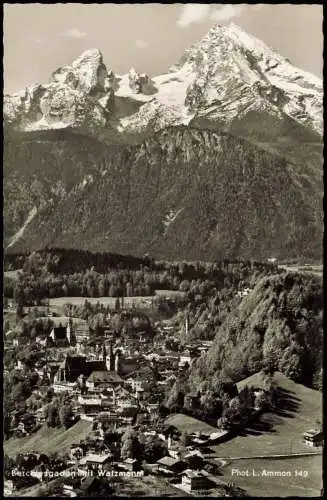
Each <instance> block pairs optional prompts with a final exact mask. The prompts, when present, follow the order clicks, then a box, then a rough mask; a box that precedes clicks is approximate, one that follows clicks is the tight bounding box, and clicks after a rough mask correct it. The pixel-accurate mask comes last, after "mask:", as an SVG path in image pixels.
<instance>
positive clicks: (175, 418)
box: [165, 413, 217, 434]
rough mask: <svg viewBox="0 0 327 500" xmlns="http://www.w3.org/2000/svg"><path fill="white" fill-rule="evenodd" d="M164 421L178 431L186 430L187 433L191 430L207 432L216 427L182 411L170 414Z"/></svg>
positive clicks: (214, 430) (212, 430) (215, 429)
mask: <svg viewBox="0 0 327 500" xmlns="http://www.w3.org/2000/svg"><path fill="white" fill-rule="evenodd" d="M165 423H166V425H173V426H174V427H176V428H177V429H178V430H179V431H180V432H187V433H188V434H191V433H192V432H203V433H207V434H211V433H212V432H217V428H216V427H213V426H211V425H209V424H206V423H205V422H201V420H197V419H196V418H193V417H189V416H188V415H183V413H176V414H174V415H171V416H170V417H168V418H167V420H166V422H165Z"/></svg>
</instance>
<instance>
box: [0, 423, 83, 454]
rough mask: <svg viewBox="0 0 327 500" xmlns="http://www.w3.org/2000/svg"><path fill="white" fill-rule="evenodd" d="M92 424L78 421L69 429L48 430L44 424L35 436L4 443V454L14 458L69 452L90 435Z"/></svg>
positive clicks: (13, 439) (11, 439) (12, 439)
mask: <svg viewBox="0 0 327 500" xmlns="http://www.w3.org/2000/svg"><path fill="white" fill-rule="evenodd" d="M91 428H92V422H87V421H85V420H80V421H78V422H77V423H76V424H75V425H73V426H72V427H71V428H70V429H67V430H65V431H63V429H61V428H49V427H47V425H46V424H44V425H43V426H42V427H41V428H40V429H39V430H38V431H37V432H36V433H35V434H31V435H30V436H27V437H24V438H10V439H9V440H7V441H4V445H3V449H4V453H5V454H7V455H9V456H12V457H16V455H17V454H18V453H23V452H27V451H36V452H39V453H41V452H43V453H48V454H51V453H56V452H60V453H62V452H65V451H69V449H70V445H71V444H74V443H78V442H79V441H80V440H81V439H85V437H86V436H87V435H88V434H89V433H90V431H91Z"/></svg>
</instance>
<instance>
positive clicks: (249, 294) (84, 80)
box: [3, 4, 324, 498]
mask: <svg viewBox="0 0 327 500" xmlns="http://www.w3.org/2000/svg"><path fill="white" fill-rule="evenodd" d="M155 5H156V6H155ZM33 7H34V6H32V7H29V8H33ZM40 7H41V6H40V5H39V6H35V8H36V10H37V9H40ZM51 7H52V6H50V5H48V6H47V12H50V11H51ZM55 7H56V8H58V9H59V10H60V9H66V8H67V9H68V11H69V9H71V8H74V9H76V12H77V11H78V10H79V9H80V8H81V7H82V5H78V4H76V5H75V4H67V5H66V4H57V5H56V6H55ZM87 7H88V10H87V12H86V11H85V13H86V15H85V16H84V18H83V19H84V21H85V26H86V25H87V24H88V22H87V21H88V19H89V18H90V19H91V18H92V12H94V10H93V9H95V10H96V9H99V12H100V10H101V9H106V8H110V4H106V5H104V4H103V5H100V4H99V5H93V6H92V5H89V6H87ZM134 7H135V6H132V5H127V4H126V5H125V6H124V5H111V8H114V9H113V10H112V16H113V18H114V16H115V15H118V14H117V13H119V12H124V9H127V10H126V12H128V10H129V9H132V8H134ZM163 7H165V9H166V12H167V13H168V11H169V9H171V8H178V9H180V12H181V13H184V14H185V13H186V17H183V16H182V17H181V18H180V19H179V20H178V21H177V23H176V26H177V28H176V29H177V30H178V33H179V35H178V36H179V37H180V39H181V40H182V39H183V40H184V38H183V36H184V37H185V40H184V41H186V40H188V36H189V33H190V32H191V31H192V29H193V27H191V28H190V25H192V24H195V25H197V27H198V28H199V31H198V35H197V41H196V42H195V43H194V40H193V42H192V44H190V46H189V48H186V49H185V47H184V48H183V51H182V52H181V57H178V53H179V49H178V43H179V38H178V40H177V38H175V39H172V40H173V43H174V45H176V47H175V46H171V51H170V52H169V51H168V52H167V53H166V46H165V45H163V44H161V45H160V43H161V42H160V40H159V38H158V39H157V34H159V32H160V29H161V28H162V27H161V24H160V23H157V24H155V31H156V36H155V40H154V39H153V40H152V44H153V46H150V44H148V43H147V42H146V41H145V40H142V39H136V41H135V40H134V41H132V42H130V40H129V38H128V36H129V35H130V36H133V37H134V36H135V37H136V36H137V37H139V36H141V34H142V30H141V33H140V34H136V31H137V30H139V28H140V26H142V23H143V22H145V24H148V27H147V28H148V31H149V33H148V34H149V35H150V32H151V29H152V28H151V26H150V23H148V21H147V18H146V17H142V22H141V21H140V20H141V18H137V16H136V17H135V19H134V18H133V19H132V20H131V21H132V26H129V29H126V26H127V25H128V23H127V22H126V21H127V20H128V19H129V18H128V16H127V17H124V16H123V17H122V18H121V20H120V21H119V22H118V21H117V23H116V25H115V26H113V24H112V23H113V21H112V18H111V17H110V16H109V17H108V18H105V17H103V19H101V22H99V20H98V22H97V27H98V25H99V32H100V31H101V26H100V25H101V23H102V21H103V23H104V24H103V25H104V26H105V30H106V34H105V37H104V38H103V40H107V39H109V38H110V36H111V35H112V33H116V31H115V30H118V31H117V33H118V32H119V34H120V35H121V37H119V36H120V35H119V36H118V35H117V37H116V38H117V40H115V43H114V44H112V43H111V44H109V45H108V46H107V45H105V47H104V50H105V51H106V52H105V53H102V52H101V50H100V49H98V48H90V46H91V47H92V45H90V44H89V42H90V40H91V38H90V39H88V37H89V36H90V34H89V31H90V33H91V31H92V30H90V29H89V28H90V27H91V26H90V25H89V28H88V29H86V27H85V30H84V28H83V30H82V29H78V28H77V27H76V28H71V29H70V30H68V31H67V32H66V33H64V32H63V33H61V34H57V35H56V36H57V37H58V38H57V39H55V38H53V40H54V43H53V44H52V43H51V44H49V45H48V46H47V45H46V41H45V39H46V38H44V40H41V38H38V37H35V36H34V35H33V37H31V36H29V37H27V38H26V39H25V38H24V37H22V43H23V44H24V47H25V44H26V54H27V51H30V52H28V57H30V58H31V57H32V58H33V64H29V67H28V68H27V69H28V75H29V76H28V78H29V77H30V76H31V77H32V80H31V81H33V79H34V77H35V81H36V80H37V79H38V78H39V79H40V78H41V75H42V79H43V80H41V81H39V82H38V83H35V84H34V85H27V86H25V87H24V88H23V89H22V90H21V91H18V92H14V93H11V94H9V93H6V94H5V95H4V116H3V126H4V155H3V165H4V166H3V171H4V182H3V202H4V206H3V223H4V224H3V225H4V241H3V247H4V261H3V264H4V272H3V281H4V286H3V330H4V342H3V345H4V352H3V354H4V356H3V358H4V361H3V413H4V419H3V424H4V446H3V449H4V457H3V458H4V492H5V496H37V497H51V496H59V497H64V498H66V497H67V498H71V497H95V496H97V497H105V498H110V497H111V496H114V497H119V496H126V497H130V496H131V497H146V496H150V497H158V498H159V497H160V498H161V497H162V496H171V497H185V496H186V497H192V496H205V497H212V498H217V497H225V496H228V497H247V496H250V497H251V496H254V497H255V496H258V498H265V497H268V496H269V497H271V496H275V497H279V496H280V497H289V496H299V497H301V496H303V497H312V496H320V495H322V494H323V485H322V473H323V467H322V455H323V446H324V436H323V425H322V413H323V411H322V400H323V398H322V393H323V358H324V357H323V349H324V329H323V311H324V297H323V295H324V294H323V265H322V256H323V224H324V218H323V215H324V214H323V197H324V189H323V154H322V152H323V85H322V80H321V79H320V78H318V77H317V76H315V75H313V74H311V73H308V72H307V71H304V70H302V69H300V68H298V67H297V66H295V65H294V64H292V63H291V62H290V60H289V59H288V58H287V57H285V56H284V55H282V54H279V53H278V52H277V51H276V50H275V49H273V48H271V47H270V46H268V45H267V44H266V43H264V42H263V41H261V40H259V39H258V38H256V37H255V36H253V35H251V34H250V33H246V32H245V31H244V30H243V29H242V28H240V27H238V26H236V25H235V24H234V23H233V22H231V23H229V24H227V23H226V20H227V19H230V18H233V17H237V16H241V14H242V13H243V12H244V15H249V19H250V17H251V16H252V15H253V16H255V15H258V16H259V17H260V16H261V12H263V11H265V9H266V8H268V7H269V6H264V4H262V5H261V4H260V5H258V6H256V9H254V7H253V10H251V9H252V6H250V5H248V6H246V5H245V4H244V5H236V4H235V5H234V4H233V5H229V6H228V5H226V6H222V5H221V6H219V7H217V6H216V5H213V4H212V5H211V4H210V5H205V4H201V5H195V4H194V5H193V4H183V5H177V4H175V6H168V5H166V6H164V5H161V4H154V6H152V5H150V4H144V5H141V4H140V5H138V7H137V8H138V9H145V10H147V12H149V9H152V8H156V9H158V8H163ZM289 7H291V6H289ZM293 7H294V9H296V8H297V6H293ZM302 7H305V6H302ZM306 7H308V8H310V6H306ZM18 8H23V6H20V7H19V6H18ZM274 8H277V6H275V7H274ZM278 8H281V6H279V7H278ZM261 9H262V11H261ZM59 10H58V12H59ZM68 11H67V12H68ZM130 12H131V11H130ZM135 12H136V11H135ZM170 12H172V11H170ZM272 12H273V11H271V14H270V15H272ZM129 15H130V14H129ZM196 15H198V16H200V17H199V18H198V17H196ZM219 16H223V17H222V19H223V23H222V24H213V25H211V27H210V28H208V30H207V33H206V34H204V35H203V33H202V34H201V35H199V34H200V33H201V30H200V21H201V19H202V21H203V22H204V19H205V18H206V20H207V22H208V25H209V24H212V23H210V20H211V21H215V23H216V21H218V20H219V19H218V18H219ZM72 18H73V19H74V22H75V16H72ZM24 19H25V18H24ZM55 19H56V18H55V16H54V17H53V28H54V27H55V26H57V25H60V26H61V24H63V23H61V22H60V23H59V22H56V21H55ZM63 19H65V22H66V20H67V22H68V20H69V16H66V15H65V16H64V17H63ZM162 19H164V15H163V12H162ZM292 19H293V18H292ZM17 20H19V16H18V17H17V18H15V23H16V22H17ZM57 21H58V19H57ZM202 21H201V22H202ZM33 22H34V19H33ZM69 22H70V21H69ZM292 22H293V21H292ZM15 23H14V24H15ZM32 24H33V23H32ZM51 24H52V21H51ZM243 24H244V23H243ZM245 24H246V23H245ZM46 25H47V23H46V22H45V23H44V26H46ZM76 26H77V24H76ZM256 26H258V27H259V26H261V25H260V23H259V24H258V23H257V25H256ZM273 26H279V24H278V23H277V24H272V26H271V30H272V31H271V33H272V32H273ZM292 26H293V25H292ZM42 27H43V23H42V22H40V23H39V26H38V30H39V31H40V33H41V28H42ZM23 28H24V26H22V27H21V28H20V29H18V28H17V29H16V30H15V38H14V39H15V40H16V39H17V37H16V33H21V31H24V30H23ZM113 28H114V29H113ZM150 28H151V29H150ZM47 29H48V31H49V33H47V37H48V36H49V37H50V36H54V34H53V33H52V26H51V29H50V26H48V27H47ZM194 29H195V28H194ZM278 29H279V28H278ZM134 30H135V33H134ZM145 31H146V30H145V29H144V33H143V34H142V36H143V35H144V36H145ZM157 32H158V33H157ZM167 33H168V31H167ZM171 33H173V32H170V31H169V36H170V34H171ZM182 33H183V36H182ZM194 33H195V32H194ZM267 33H268V31H267ZM279 35H280V33H279V32H278V36H279ZM293 35H294V36H295V35H296V30H295V31H294V33H293V32H291V31H290V33H289V34H288V36H289V37H290V38H292V37H293ZM115 36H116V35H115ZM171 36H173V34H172V35H171ZM192 36H193V35H192ZM276 36H277V35H276ZM40 37H41V35H40ZM175 37H176V34H175ZM93 38H94V40H97V37H93ZM264 38H265V40H266V37H264ZM268 38H269V37H268ZM48 39H49V40H50V38H48ZM190 39H191V38H190ZM28 40H29V42H28ZM37 40H38V41H37ZM55 40H57V42H56V43H55ZM184 41H183V42H181V43H182V45H183V44H184ZM43 42H44V43H43ZM169 42H170V40H169ZM177 42H178V43H177ZM12 43H13V42H11V44H12ZM28 43H30V44H31V46H29V45H28ZM156 43H157V45H156ZM92 44H93V40H92ZM294 44H295V42H294ZM166 45H167V44H166ZM12 46H14V45H10V47H12ZM32 46H33V47H34V49H33V50H32V48H31V47H32ZM27 47H29V48H27ZM41 47H47V50H48V51H49V54H48V53H47V54H46V56H45V54H43V56H42V57H44V56H45V57H46V59H44V60H43V59H42V57H41V56H40V50H41ZM63 47H64V50H63ZM73 47H76V50H78V51H79V52H78V51H77V52H76V50H75V48H73ZM108 47H109V49H108ZM299 47H300V44H299ZM299 47H295V45H294V47H293V49H294V51H295V52H299V51H300V48H299ZM50 49H51V50H50ZM295 49H296V50H295ZM54 50H55V51H58V52H57V56H58V57H57V56H56V57H53V59H52V56H53V51H54ZM108 50H109V51H108ZM133 50H134V52H133ZM33 51H34V52H33ZM120 51H121V52H120ZM151 51H152V52H151ZM302 52H303V51H302ZM50 53H51V54H52V56H51V54H50ZM118 53H119V54H120V53H121V54H122V55H121V57H120V58H121V62H119V64H117V59H116V66H115V65H114V63H113V62H112V61H113V60H115V57H116V55H117V54H118ZM37 54H39V57H41V58H40V59H38V57H37ZM124 54H125V55H124ZM128 54H129V55H128ZM141 54H143V56H142V57H143V59H142V57H141ZM150 54H152V57H153V59H151V58H150ZM176 54H177V55H176ZM108 55H109V56H110V57H111V58H112V60H110V57H109V59H108ZM159 55H160V57H159ZM302 55H303V54H302ZM59 56H60V57H59ZM132 56H133V58H134V57H135V58H136V60H137V61H138V62H139V64H138V65H137V66H135V67H134V66H133V67H131V69H130V70H129V71H127V72H126V67H125V66H124V64H126V63H125V62H124V61H125V59H126V60H129V58H130V57H132ZM166 56H167V60H166V59H165V57H166ZM28 57H27V56H26V60H28V61H30V59H28ZM160 58H163V59H162V61H163V60H165V61H166V62H167V61H168V60H169V61H170V62H169V64H170V66H169V67H167V68H166V69H165V70H164V71H163V72H162V67H161V66H160V65H161V64H162V61H161V59H160ZM105 59H108V60H105ZM146 59H147V60H148V61H151V65H150V66H151V67H153V68H158V67H159V66H160V67H161V70H160V71H159V72H155V71H154V69H153V71H152V72H151V73H149V74H147V73H146V72H141V66H142V64H141V62H142V61H143V64H144V62H145V60H146ZM42 61H43V62H42ZM160 61H161V62H160ZM34 62H35V63H36V64H34ZM45 62H46V63H47V64H45ZM49 62H50V63H51V64H52V63H53V68H52V69H51V70H50V72H49V76H48V78H44V74H45V72H46V71H45V67H46V68H48V67H49V66H48V63H49ZM22 63H24V64H25V63H26V61H25V60H24V61H23V62H22ZM159 63H160V64H159ZM24 64H22V66H24ZM43 64H44V68H43ZM59 64H61V66H58V65H59ZM6 65H7V67H9V68H10V64H9V66H8V61H7V62H6ZM12 67H14V66H12ZM36 67H37V68H38V70H40V71H36ZM115 67H116V68H118V69H112V68H115ZM129 67H130V66H129ZM136 67H137V69H134V68H136ZM15 68H16V67H15ZM19 69H20V68H19V67H17V68H16V69H15V72H14V73H15V74H16V70H17V74H19V71H18V70H19ZM25 70H26V68H25ZM43 70H44V73H43ZM29 71H31V73H29ZM47 71H48V69H47ZM26 74H27V73H26ZM26 78H27V77H26ZM26 81H27V80H26ZM28 81H29V80H28ZM42 81H43V83H42Z"/></svg>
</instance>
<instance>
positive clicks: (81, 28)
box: [4, 3, 323, 93]
mask: <svg viewBox="0 0 327 500" xmlns="http://www.w3.org/2000/svg"><path fill="white" fill-rule="evenodd" d="M322 20H323V9H322V6H321V5H310V4H302V5H292V4H271V5H269V4H254V5H253V4H252V5H249V4H230V5H229V4H217V3H215V4H178V3H176V4H159V3H149V4H76V3H75V4H72V3H71V4H69V3H68V4H59V3H57V4H52V5H51V4H37V3H33V4H32V3H31V4H5V5H4V90H5V92H6V93H12V92H17V91H19V90H21V89H22V88H24V87H25V86H27V85H31V84H34V83H46V82H47V81H48V80H49V77H50V75H51V73H52V72H53V71H54V70H55V69H57V68H59V67H60V66H64V65H66V64H69V63H70V62H71V61H73V60H74V59H75V58H76V57H78V56H79V55H80V54H81V53H82V52H83V51H85V50H87V49H90V48H98V49H100V50H101V52H102V54H103V58H104V62H105V64H106V66H107V68H108V69H112V70H113V71H114V72H115V73H118V74H123V73H126V72H127V71H129V69H130V68H131V67H134V68H135V69H136V71H138V72H140V73H147V74H148V75H149V76H155V75H158V74H161V73H165V72H166V71H167V69H168V68H169V67H170V66H171V65H173V64H174V63H176V62H177V61H178V60H179V59H180V57H181V55H182V54H183V52H184V50H185V49H186V48H188V47H189V46H190V45H192V44H193V43H195V42H197V41H198V40H200V39H201V38H202V37H203V36H204V35H205V34H206V33H207V32H208V31H209V29H210V28H211V27H212V26H213V25H214V24H217V23H218V24H229V23H230V22H233V23H235V24H237V25H238V26H240V27H241V28H242V29H244V30H245V31H247V32H248V33H250V34H252V35H254V36H256V37H257V38H259V39H261V40H263V41H264V42H265V43H267V44H268V45H269V46H271V47H273V48H274V49H276V50H277V51H278V52H279V53H280V54H282V55H283V56H285V57H287V58H288V59H289V60H290V61H291V62H292V63H293V64H294V65H295V66H298V67H300V68H302V69H304V70H306V71H309V72H311V73H314V74H315V75H317V76H319V77H322V69H323V32H322Z"/></svg>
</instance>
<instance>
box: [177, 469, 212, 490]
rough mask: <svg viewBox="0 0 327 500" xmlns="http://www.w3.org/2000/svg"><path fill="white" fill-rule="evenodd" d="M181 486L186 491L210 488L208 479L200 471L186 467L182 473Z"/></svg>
mask: <svg viewBox="0 0 327 500" xmlns="http://www.w3.org/2000/svg"><path fill="white" fill-rule="evenodd" d="M182 487H183V489H185V490H186V491H189V492H191V491H195V490H197V491H199V490H208V489H209V488H210V485H209V481H208V479H207V477H206V476H204V475H203V474H202V473H201V472H200V471H194V470H191V469H186V470H184V472H183V475H182Z"/></svg>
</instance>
